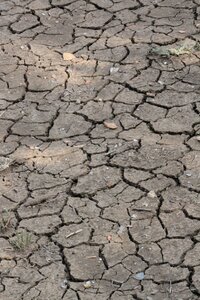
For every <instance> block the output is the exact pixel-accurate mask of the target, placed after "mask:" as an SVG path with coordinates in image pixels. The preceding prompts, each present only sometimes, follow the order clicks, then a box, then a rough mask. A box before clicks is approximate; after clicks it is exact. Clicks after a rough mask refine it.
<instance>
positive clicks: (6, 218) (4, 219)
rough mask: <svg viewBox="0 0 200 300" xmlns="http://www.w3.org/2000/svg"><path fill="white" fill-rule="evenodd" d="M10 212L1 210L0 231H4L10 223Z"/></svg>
mask: <svg viewBox="0 0 200 300" xmlns="http://www.w3.org/2000/svg"><path fill="white" fill-rule="evenodd" d="M11 219H12V217H11V214H10V212H9V211H8V210H7V209H4V210H2V212H1V215H0V233H4V232H5V231H6V230H7V229H8V228H9V227H10V225H11Z"/></svg>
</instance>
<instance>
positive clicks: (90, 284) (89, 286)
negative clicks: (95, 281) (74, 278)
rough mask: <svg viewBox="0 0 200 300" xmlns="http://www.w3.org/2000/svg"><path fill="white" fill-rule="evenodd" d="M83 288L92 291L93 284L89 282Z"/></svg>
mask: <svg viewBox="0 0 200 300" xmlns="http://www.w3.org/2000/svg"><path fill="white" fill-rule="evenodd" d="M83 286H84V288H85V289H90V288H91V287H92V282H91V281H90V280H88V281H86V282H85V283H84V284H83Z"/></svg>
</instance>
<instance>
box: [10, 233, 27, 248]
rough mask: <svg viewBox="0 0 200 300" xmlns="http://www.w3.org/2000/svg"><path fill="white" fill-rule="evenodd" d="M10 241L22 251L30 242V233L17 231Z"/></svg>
mask: <svg viewBox="0 0 200 300" xmlns="http://www.w3.org/2000/svg"><path fill="white" fill-rule="evenodd" d="M10 243H11V245H12V246H13V248H14V249H16V250H17V251H24V250H25V249H27V248H28V247H29V245H30V244H31V243H32V235H31V234H30V233H29V232H21V233H18V234H16V236H15V238H14V239H13V240H11V241H10Z"/></svg>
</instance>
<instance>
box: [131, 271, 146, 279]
mask: <svg viewBox="0 0 200 300" xmlns="http://www.w3.org/2000/svg"><path fill="white" fill-rule="evenodd" d="M133 277H134V278H135V279H136V280H143V279H144V272H140V273H137V274H135V275H134V276H133Z"/></svg>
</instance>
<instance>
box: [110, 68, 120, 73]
mask: <svg viewBox="0 0 200 300" xmlns="http://www.w3.org/2000/svg"><path fill="white" fill-rule="evenodd" d="M118 71H119V68H115V67H111V68H110V74H114V73H117V72H118Z"/></svg>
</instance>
